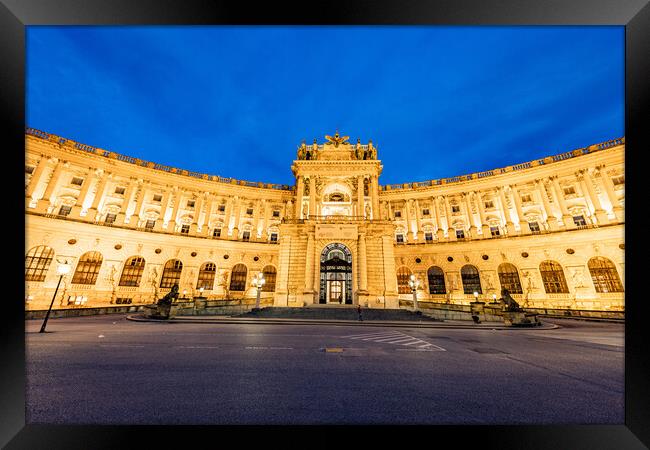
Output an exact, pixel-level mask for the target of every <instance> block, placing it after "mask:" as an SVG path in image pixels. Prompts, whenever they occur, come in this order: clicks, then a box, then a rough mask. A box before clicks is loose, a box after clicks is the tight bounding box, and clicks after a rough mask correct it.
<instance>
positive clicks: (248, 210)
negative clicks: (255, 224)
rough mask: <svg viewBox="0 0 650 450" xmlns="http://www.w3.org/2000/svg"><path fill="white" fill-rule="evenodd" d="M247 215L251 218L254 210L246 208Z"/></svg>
mask: <svg viewBox="0 0 650 450" xmlns="http://www.w3.org/2000/svg"><path fill="white" fill-rule="evenodd" d="M246 214H247V215H249V216H252V215H253V208H246Z"/></svg>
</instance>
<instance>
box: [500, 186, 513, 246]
mask: <svg viewBox="0 0 650 450" xmlns="http://www.w3.org/2000/svg"><path fill="white" fill-rule="evenodd" d="M497 190H498V191H499V200H500V203H501V209H502V210H503V217H504V220H505V221H506V230H507V232H508V234H509V235H510V236H512V235H514V234H515V224H514V223H512V217H510V211H509V210H508V204H507V203H506V194H505V188H504V187H499V188H497Z"/></svg>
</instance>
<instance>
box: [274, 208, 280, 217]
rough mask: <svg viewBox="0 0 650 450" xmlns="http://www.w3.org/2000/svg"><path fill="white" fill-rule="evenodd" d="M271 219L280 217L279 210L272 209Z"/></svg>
mask: <svg viewBox="0 0 650 450" xmlns="http://www.w3.org/2000/svg"><path fill="white" fill-rule="evenodd" d="M273 217H280V210H278V209H274V210H273Z"/></svg>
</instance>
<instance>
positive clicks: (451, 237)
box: [444, 195, 456, 241]
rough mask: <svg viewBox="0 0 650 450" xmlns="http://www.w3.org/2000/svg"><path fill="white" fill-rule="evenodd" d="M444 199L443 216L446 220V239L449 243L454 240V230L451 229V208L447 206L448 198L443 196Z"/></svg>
mask: <svg viewBox="0 0 650 450" xmlns="http://www.w3.org/2000/svg"><path fill="white" fill-rule="evenodd" d="M444 199H445V216H446V218H447V239H448V240H450V241H455V240H456V230H454V229H453V228H452V227H451V207H450V206H449V197H448V196H446V195H445V196H444Z"/></svg>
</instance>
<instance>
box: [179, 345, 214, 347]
mask: <svg viewBox="0 0 650 450" xmlns="http://www.w3.org/2000/svg"><path fill="white" fill-rule="evenodd" d="M173 348H219V347H217V346H216V345H175V346H174V347H173Z"/></svg>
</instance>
